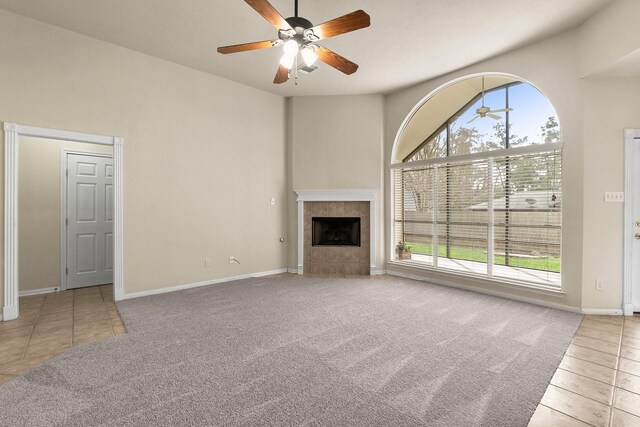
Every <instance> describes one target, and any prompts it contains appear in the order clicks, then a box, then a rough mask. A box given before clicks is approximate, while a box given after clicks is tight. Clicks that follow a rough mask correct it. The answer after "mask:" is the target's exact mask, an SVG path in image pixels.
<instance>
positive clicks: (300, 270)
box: [298, 200, 304, 274]
mask: <svg viewBox="0 0 640 427" xmlns="http://www.w3.org/2000/svg"><path fill="white" fill-rule="evenodd" d="M303 236H304V201H302V200H299V201H298V274H302V273H304V265H303V264H304V238H303Z"/></svg>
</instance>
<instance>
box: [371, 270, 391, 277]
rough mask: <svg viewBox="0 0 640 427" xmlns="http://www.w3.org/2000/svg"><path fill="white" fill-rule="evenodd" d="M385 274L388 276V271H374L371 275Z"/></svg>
mask: <svg viewBox="0 0 640 427" xmlns="http://www.w3.org/2000/svg"><path fill="white" fill-rule="evenodd" d="M383 274H387V270H372V271H371V275H372V276H381V275H383Z"/></svg>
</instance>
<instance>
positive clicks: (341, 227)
mask: <svg viewBox="0 0 640 427" xmlns="http://www.w3.org/2000/svg"><path fill="white" fill-rule="evenodd" d="M311 231H312V237H311V245H312V246H360V217H357V218H351V217H313V218H312V227H311Z"/></svg>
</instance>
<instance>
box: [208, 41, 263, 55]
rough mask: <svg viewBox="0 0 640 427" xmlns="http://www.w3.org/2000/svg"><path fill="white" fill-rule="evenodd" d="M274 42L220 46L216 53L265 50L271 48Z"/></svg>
mask: <svg viewBox="0 0 640 427" xmlns="http://www.w3.org/2000/svg"><path fill="white" fill-rule="evenodd" d="M273 46H274V42H272V41H271V40H263V41H261V42H252V43H242V44H234V45H230V46H221V47H219V48H218V53H223V54H227V53H236V52H244V51H247V50H256V49H266V48H269V47H273Z"/></svg>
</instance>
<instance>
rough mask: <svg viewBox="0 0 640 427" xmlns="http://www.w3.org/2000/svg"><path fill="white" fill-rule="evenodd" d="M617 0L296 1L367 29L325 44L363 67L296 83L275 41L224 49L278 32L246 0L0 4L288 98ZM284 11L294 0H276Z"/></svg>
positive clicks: (559, 21)
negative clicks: (355, 19)
mask: <svg viewBox="0 0 640 427" xmlns="http://www.w3.org/2000/svg"><path fill="white" fill-rule="evenodd" d="M612 1H613V0H562V1H558V0H396V1H389V0H350V1H345V0H322V1H320V0H315V1H314V0H299V15H300V16H303V17H305V18H307V19H309V20H310V21H311V22H312V23H314V24H319V23H322V22H324V21H327V20H330V19H332V18H335V17H337V16H340V15H344V14H346V13H349V12H352V11H354V10H357V9H363V10H364V11H365V12H367V13H368V14H369V15H370V16H371V27H369V28H365V29H363V30H359V31H355V32H353V33H349V34H343V35H341V36H338V37H335V38H332V39H328V40H326V41H324V42H323V45H324V46H325V47H327V48H329V49H332V50H334V51H335V52H337V53H339V54H341V55H343V56H345V57H346V58H348V59H350V60H352V61H353V62H355V63H357V64H359V65H360V69H359V70H358V71H357V72H356V73H355V74H353V75H351V76H346V75H343V74H342V73H340V72H339V71H337V70H335V69H333V68H331V67H329V66H327V65H325V64H322V65H321V66H320V69H318V70H317V71H315V72H314V73H312V74H310V75H304V74H303V75H300V78H299V81H298V85H297V86H295V85H294V84H293V81H292V80H290V81H289V82H288V83H286V84H284V85H274V84H273V83H272V81H273V77H274V75H275V72H276V69H277V66H278V60H279V59H280V56H281V53H280V49H278V48H271V49H265V50H261V51H253V52H243V53H237V54H231V55H221V54H218V53H217V52H216V48H217V47H218V46H222V45H229V44H237V43H245V42H251V41H258V40H265V39H274V38H276V36H277V33H276V30H275V29H274V28H273V27H272V26H271V24H269V23H268V22H267V21H265V20H264V19H263V18H262V17H261V16H260V15H258V14H257V13H256V12H255V11H254V10H253V9H252V8H251V7H250V6H248V5H247V4H246V3H245V2H244V1H242V0H108V1H107V0H0V8H2V9H5V10H8V11H10V12H14V13H17V14H20V15H23V16H26V17H30V18H33V19H36V20H39V21H43V22H46V23H49V24H52V25H56V26H59V27H62V28H66V29H68V30H71V31H75V32H78V33H81V34H84V35H87V36H90V37H94V38H96V39H100V40H104V41H107V42H111V43H114V44H117V45H120V46H123V47H127V48H130V49H134V50H137V51H139V52H143V53H146V54H149V55H152V56H156V57H159V58H163V59H166V60H169V61H172V62H176V63H178V64H182V65H185V66H188V67H191V68H195V69H198V70H201V71H204V72H207V73H211V74H215V75H218V76H221V77H224V78H227V79H230V80H234V81H237V82H240V83H243V84H246V85H249V86H252V87H255V88H259V89H263V90H265V91H268V92H272V93H275V94H279V95H284V96H294V95H295V96H301V95H340V94H364V93H389V92H392V91H394V90H397V89H399V88H402V87H406V86H409V85H412V84H415V83H418V82H420V81H424V80H427V79H430V78H433V77H436V76H439V75H442V74H444V73H447V72H450V71H453V70H456V69H459V68H462V67H465V66H467V65H471V64H473V63H476V62H478V61H481V60H484V59H487V58H489V57H491V56H494V55H497V54H500V53H503V52H506V51H508V50H511V49H514V48H516V47H519V46H522V45H525V44H527V43H530V42H533V41H536V40H540V39H543V38H545V37H548V36H550V35H552V34H555V33H558V32H561V31H563V30H566V29H569V28H572V27H575V26H576V25H578V24H580V23H581V22H583V21H584V20H585V19H586V18H588V17H589V16H591V15H592V14H593V13H595V12H596V11H597V10H599V9H600V8H602V7H603V6H605V5H606V4H608V3H611V2H612ZM271 3H272V4H273V5H274V6H275V7H276V9H278V11H280V13H281V14H282V15H283V16H284V17H285V18H286V17H288V16H291V15H293V0H272V1H271Z"/></svg>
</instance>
